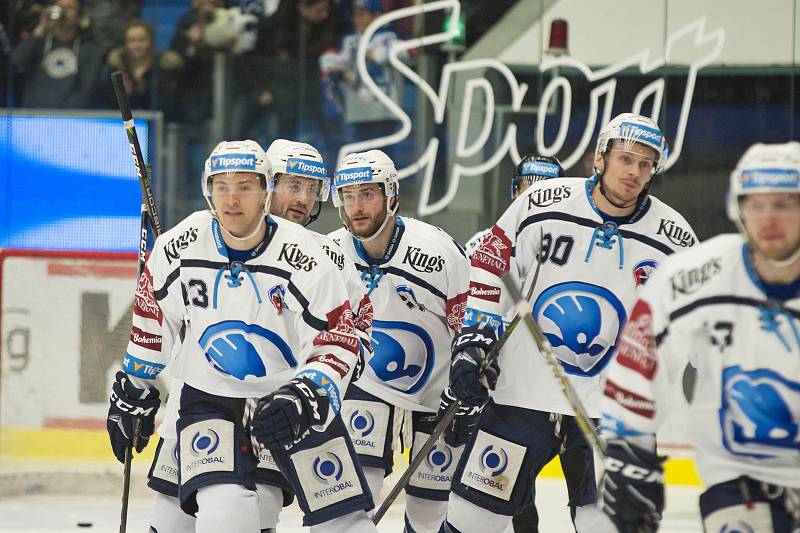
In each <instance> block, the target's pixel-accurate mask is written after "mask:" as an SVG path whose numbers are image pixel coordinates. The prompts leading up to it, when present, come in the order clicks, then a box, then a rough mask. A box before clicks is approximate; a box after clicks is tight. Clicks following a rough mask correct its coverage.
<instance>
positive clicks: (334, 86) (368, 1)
mask: <svg viewBox="0 0 800 533" xmlns="http://www.w3.org/2000/svg"><path fill="white" fill-rule="evenodd" d="M382 13H383V4H382V2H381V0H353V29H354V31H353V32H351V33H348V34H346V35H345V36H344V37H343V38H342V42H341V45H340V47H339V48H338V49H336V50H329V51H327V52H326V53H325V54H323V55H322V57H321V58H320V69H321V71H322V78H321V79H322V93H323V110H324V112H325V114H326V116H327V117H328V118H329V119H340V118H343V119H344V120H345V121H346V122H347V123H348V124H349V125H350V126H352V128H353V133H354V134H355V138H356V140H366V139H374V138H377V137H382V136H384V135H388V134H390V133H391V132H392V131H394V130H395V129H396V119H395V117H394V115H393V114H392V113H391V112H390V111H389V109H388V108H387V107H386V106H385V105H384V104H383V103H382V102H380V101H379V100H378V99H377V98H376V97H375V96H374V95H373V94H372V93H371V92H370V90H369V89H368V87H367V85H366V84H365V83H364V80H363V79H361V76H360V74H359V72H358V70H357V68H356V59H357V52H358V44H359V41H361V38H362V36H363V35H364V31H365V30H366V29H367V27H369V25H370V24H372V23H373V22H374V21H375V20H376V19H377V18H378V17H379V16H380V15H381V14H382ZM397 39H398V37H397V34H396V33H395V32H394V31H393V30H391V29H389V28H388V27H382V28H380V29H379V30H378V31H376V32H375V33H374V34H373V36H372V38H371V39H370V42H369V46H368V47H367V52H366V60H367V73H368V74H369V77H370V78H371V79H372V81H374V82H375V84H376V85H377V86H378V88H379V89H380V90H381V91H382V92H383V93H384V94H386V95H388V96H389V97H390V98H392V100H394V101H395V102H396V103H398V104H400V103H401V85H400V84H401V79H400V77H399V73H398V72H396V71H395V70H394V69H393V68H392V67H391V66H390V65H389V64H388V61H389V50H390V48H391V46H392V44H393V43H394V42H395V41H397ZM399 57H400V58H401V59H404V58H405V55H404V54H403V53H401V54H400V55H399Z"/></svg>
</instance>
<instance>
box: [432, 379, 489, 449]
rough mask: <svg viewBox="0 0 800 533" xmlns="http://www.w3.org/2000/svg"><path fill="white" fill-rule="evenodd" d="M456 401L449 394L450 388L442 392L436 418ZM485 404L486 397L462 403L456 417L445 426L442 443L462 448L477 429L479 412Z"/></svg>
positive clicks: (451, 394)
mask: <svg viewBox="0 0 800 533" xmlns="http://www.w3.org/2000/svg"><path fill="white" fill-rule="evenodd" d="M455 401H456V398H455V396H453V393H452V392H450V387H447V388H445V389H444V390H443V391H442V397H441V400H440V401H439V413H438V415H437V416H438V417H439V419H441V417H442V416H444V413H445V411H447V409H448V408H449V407H450V406H451V405H452V404H453V402H455ZM485 403H486V396H484V397H483V399H476V400H469V401H466V402H462V403H461V406H460V407H459V408H458V410H456V416H454V417H453V420H452V421H450V423H449V424H448V425H447V429H445V430H444V441H445V442H446V443H447V444H449V445H450V446H453V447H454V448H457V447H459V446H463V445H464V444H466V443H467V440H469V436H470V435H472V433H473V432H474V431H475V428H477V427H478V419H479V418H480V417H481V411H482V410H483V406H484V404H485Z"/></svg>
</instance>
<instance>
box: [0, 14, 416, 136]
mask: <svg viewBox="0 0 800 533" xmlns="http://www.w3.org/2000/svg"><path fill="white" fill-rule="evenodd" d="M143 3H144V2H143V1H142V0H83V1H80V0H55V1H47V2H37V1H25V0H15V2H14V5H13V8H12V9H11V13H10V16H8V18H9V19H10V18H13V19H14V20H13V23H12V24H10V23H9V20H0V51H1V52H2V57H3V60H2V61H3V64H2V65H0V67H2V71H3V74H2V75H3V77H4V78H5V79H3V80H2V81H3V82H4V83H3V85H4V86H5V89H6V90H5V94H4V95H3V96H4V102H5V104H6V106H7V107H24V108H70V109H78V108H80V109H85V108H89V109H97V108H115V107H116V100H115V96H114V91H113V88H112V85H111V83H110V77H109V74H110V73H111V72H112V71H115V70H121V71H123V73H124V81H125V88H126V90H127V93H128V97H129V99H130V101H131V105H132V107H133V108H134V109H146V110H160V111H162V112H163V113H164V118H165V120H166V121H167V122H171V123H180V124H183V125H186V126H188V127H190V128H192V129H194V130H195V131H197V129H198V128H199V127H202V126H205V125H207V123H208V121H209V120H210V119H211V116H212V103H213V98H212V92H213V88H214V83H213V79H214V76H215V70H214V55H215V53H217V52H220V51H221V52H225V54H226V57H227V63H226V64H227V69H226V74H227V75H228V76H227V80H228V84H227V88H228V93H227V94H228V95H229V97H228V98H227V99H226V100H227V101H226V130H227V131H226V136H227V137H228V138H253V139H257V140H259V141H260V142H262V143H264V144H268V141H269V140H271V139H274V138H276V137H284V138H298V137H301V136H302V135H298V133H299V132H298V128H302V127H304V125H307V124H310V125H311V126H310V127H307V128H305V130H306V131H312V132H315V134H316V135H318V136H321V137H322V138H320V139H314V140H315V141H317V142H322V143H324V144H325V143H327V144H328V145H340V144H342V143H343V142H347V141H348V140H352V139H353V138H354V137H353V136H354V135H355V136H357V137H359V138H365V137H366V136H375V135H374V134H375V133H376V132H378V133H384V132H388V131H390V130H391V122H390V121H389V119H390V118H391V117H390V116H388V115H387V113H386V111H385V107H384V106H380V105H375V103H376V101H375V99H374V97H373V96H372V95H371V94H370V93H369V92H368V91H367V90H365V88H364V86H363V84H362V83H361V81H360V79H359V76H358V74H357V72H356V70H355V52H356V48H355V46H354V44H353V43H354V42H357V39H358V37H359V36H360V35H361V33H362V32H363V30H364V29H365V28H366V27H367V26H368V25H369V23H371V22H372V21H373V20H374V19H375V18H377V17H378V16H380V15H381V14H382V13H384V12H385V11H387V10H391V9H396V8H399V7H404V6H406V5H410V4H412V3H413V0H233V1H228V2H225V1H224V0H193V1H192V2H191V5H189V3H188V0H187V8H189V9H188V11H186V12H185V14H183V15H182V16H181V17H180V18H179V19H178V20H177V24H176V26H175V28H174V34H173V35H172V38H171V42H170V46H169V49H167V50H158V49H157V48H156V45H155V43H156V36H155V33H154V28H153V25H152V24H151V23H150V22H148V21H145V20H142V19H141V18H140V17H141V15H142V7H143ZM4 15H5V14H4ZM412 24H413V21H412V20H411V19H406V20H404V21H399V22H398V24H397V25H392V26H391V27H389V26H387V27H384V28H382V29H381V30H380V31H379V32H378V33H377V34H376V36H375V38H374V39H373V40H372V42H371V43H370V47H369V50H368V53H367V66H368V70H369V71H370V74H371V75H372V76H373V78H374V79H375V80H376V81H377V82H378V85H379V87H381V89H382V90H384V91H386V92H387V93H388V94H390V96H391V97H392V98H393V99H395V101H397V102H398V103H399V104H401V103H402V102H401V99H402V91H401V89H400V80H399V78H392V76H390V75H389V74H388V72H389V70H388V69H384V65H385V64H386V62H387V60H388V53H387V51H388V46H389V45H390V44H391V42H392V41H393V40H395V39H397V38H399V37H408V36H410V34H411V32H412V27H411V25H412ZM392 72H394V71H392ZM354 112H355V113H354ZM387 121H389V122H388V123H387ZM370 123H375V124H376V125H374V126H370ZM212 141H213V140H212Z"/></svg>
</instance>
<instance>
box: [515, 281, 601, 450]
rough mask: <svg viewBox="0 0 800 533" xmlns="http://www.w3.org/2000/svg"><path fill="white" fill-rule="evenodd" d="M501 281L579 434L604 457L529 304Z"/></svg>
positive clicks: (594, 431) (589, 420) (592, 428)
mask: <svg viewBox="0 0 800 533" xmlns="http://www.w3.org/2000/svg"><path fill="white" fill-rule="evenodd" d="M502 280H503V283H504V284H505V286H506V288H507V289H508V292H509V294H510V295H511V297H512V298H513V299H514V301H515V302H516V307H517V316H516V318H520V319H521V320H522V321H523V322H525V326H526V327H527V328H528V331H529V332H530V334H531V336H532V337H533V340H534V341H535V342H536V346H537V347H538V348H539V352H540V353H541V354H542V357H544V360H545V362H546V363H547V366H549V367H550V370H551V371H552V372H553V376H555V378H556V380H558V383H559V385H560V386H561V391H562V392H563V393H564V396H565V397H566V399H567V402H569V405H570V407H572V410H573V411H574V412H575V420H576V421H577V423H578V427H579V428H580V430H581V433H583V436H584V437H585V438H586V441H587V442H588V443H589V444H590V445H591V446H592V447H593V448H594V449H595V450H597V451H598V453H600V454H601V455H603V456H605V451H606V445H605V442H603V441H602V440H601V439H600V436H599V435H598V433H597V428H596V427H595V425H594V423H593V422H592V419H591V418H589V415H588V414H587V413H586V408H585V407H584V406H583V403H582V402H581V400H580V398H578V395H577V393H576V392H575V389H574V388H573V387H572V384H571V383H570V382H569V380H568V379H567V376H566V375H565V374H564V369H563V368H561V363H559V362H558V359H557V358H556V355H555V354H554V353H553V348H552V346H550V341H548V340H547V337H545V336H544V333H542V330H541V328H539V325H538V324H537V323H536V321H535V320H534V319H533V316H532V315H531V311H530V303H529V302H528V300H527V299H526V298H523V297H522V294H521V293H520V291H519V287H518V286H517V284H516V282H515V281H514V279H513V278H512V277H511V276H510V275H509V274H505V275H504V276H503V278H502Z"/></svg>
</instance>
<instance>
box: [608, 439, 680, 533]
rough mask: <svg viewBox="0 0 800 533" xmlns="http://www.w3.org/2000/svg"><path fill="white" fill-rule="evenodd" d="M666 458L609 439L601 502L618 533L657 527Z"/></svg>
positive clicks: (659, 516)
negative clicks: (663, 464)
mask: <svg viewBox="0 0 800 533" xmlns="http://www.w3.org/2000/svg"><path fill="white" fill-rule="evenodd" d="M665 460H666V457H659V456H658V455H656V454H655V453H652V452H648V451H646V450H643V449H641V448H639V447H638V446H633V445H631V444H629V443H628V442H626V441H624V440H622V439H613V440H610V441H608V449H607V450H606V458H605V473H604V474H603V477H602V478H601V479H600V491H599V493H600V501H601V505H602V507H603V511H604V512H605V513H606V514H607V515H608V517H609V518H610V519H611V521H612V522H613V523H614V525H615V526H616V527H617V529H618V530H619V532H620V533H641V532H646V531H656V530H657V529H658V523H659V521H660V520H661V513H662V511H663V510H664V467H663V466H662V463H663V462H664V461H665Z"/></svg>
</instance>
